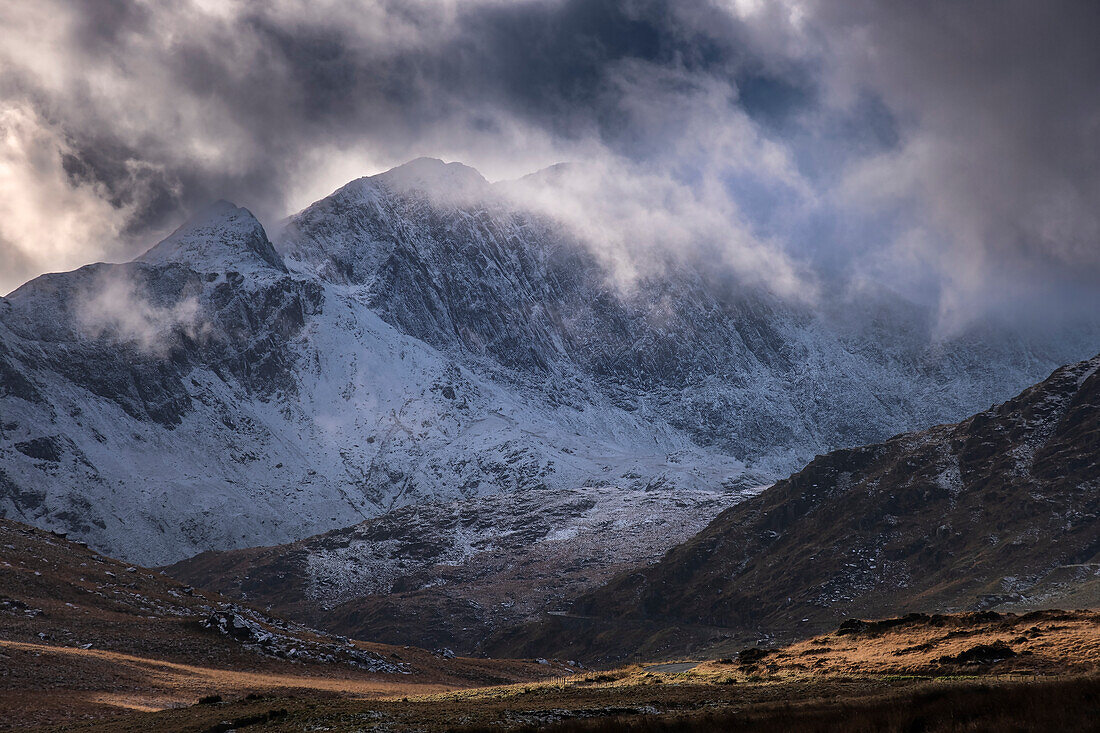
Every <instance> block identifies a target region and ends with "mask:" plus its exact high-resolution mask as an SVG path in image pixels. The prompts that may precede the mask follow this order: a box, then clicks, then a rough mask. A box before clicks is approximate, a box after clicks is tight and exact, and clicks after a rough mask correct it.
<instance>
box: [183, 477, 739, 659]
mask: <svg viewBox="0 0 1100 733" xmlns="http://www.w3.org/2000/svg"><path fill="white" fill-rule="evenodd" d="M740 498H742V497H741V496H740V495H737V494H729V493H726V492H716V493H705V492H701V491H700V492H692V493H684V492H679V491H676V490H670V489H667V488H661V487H649V488H647V489H634V490H630V489H624V488H620V487H602V488H599V487H587V488H581V489H573V490H564V491H554V490H519V491H515V492H510V493H508V494H498V495H494V496H487V497H479V498H476V499H464V500H459V501H455V502H450V503H446V504H419V505H416V506H410V507H405V508H402V509H396V510H394V511H392V512H388V513H387V514H384V515H382V516H380V517H377V518H374V519H369V520H367V521H365V522H363V523H361V524H359V525H357V526H355V527H351V528H348V529H343V530H335V531H332V532H327V533H325V534H322V535H318V536H316V537H311V538H308V539H305V540H300V541H298V542H295V543H292V544H289V545H280V546H276V547H261V548H250V549H244V550H230V551H224V552H207V553H203V554H200V555H198V556H196V557H193V558H190V559H188V560H184V561H181V562H179V563H176V564H174V565H172V566H170V567H169V568H167V571H168V572H169V573H170V574H171V575H172V576H173V577H177V578H180V579H182V580H185V581H187V582H189V583H193V584H196V585H200V586H203V587H208V588H211V589H214V590H218V591H220V592H222V593H224V594H226V595H228V596H231V597H236V598H242V599H245V600H247V601H249V602H251V603H253V604H257V605H260V606H262V607H269V608H271V609H272V610H273V611H275V612H277V613H278V614H280V615H282V616H285V617H288V618H295V619H300V620H307V621H309V623H311V624H313V625H316V626H320V627H322V628H325V629H329V630H331V631H336V632H338V633H341V634H347V635H350V636H356V637H357V638H370V639H373V640H375V641H380V642H386V643H394V644H414V645H418V646H425V647H429V648H440V647H446V648H453V649H455V650H457V651H459V652H473V651H475V650H477V648H478V645H479V644H480V643H481V642H483V641H484V640H485V639H486V638H487V637H489V636H490V635H491V634H493V633H494V632H496V631H499V630H500V629H503V628H507V627H509V626H514V625H516V624H519V623H522V622H525V621H529V620H533V619H535V618H538V617H539V616H541V615H542V614H543V613H547V612H550V613H561V612H564V610H563V609H567V608H568V605H567V602H568V601H569V600H570V599H572V598H574V597H576V596H577V595H579V594H580V593H582V592H584V591H587V590H590V589H592V588H594V587H596V586H598V585H600V584H601V583H603V582H605V581H607V580H609V579H610V578H611V577H612V576H614V575H615V574H616V573H618V572H622V571H624V570H627V569H630V568H634V567H637V566H638V565H639V564H646V563H652V562H656V561H657V560H659V559H660V557H661V556H662V555H663V554H664V553H665V551H666V550H668V549H669V548H670V547H672V546H673V545H675V544H677V543H679V542H683V541H685V540H687V539H689V538H690V537H691V536H692V535H694V534H695V533H696V532H698V531H699V530H700V529H702V528H703V526H705V525H706V523H707V521H708V518H709V517H711V516H713V515H714V514H716V513H718V512H719V511H721V509H723V508H725V507H727V506H729V505H731V504H733V503H735V502H736V501H737V500H739V499H740Z"/></svg>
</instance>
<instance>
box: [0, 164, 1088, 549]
mask: <svg viewBox="0 0 1100 733" xmlns="http://www.w3.org/2000/svg"><path fill="white" fill-rule="evenodd" d="M504 193H505V192H504V191H503V190H502V189H501V187H500V186H499V185H490V184H488V183H486V182H485V181H484V179H482V178H481V176H480V175H479V174H477V172H476V171H473V170H472V169H470V168H467V167H465V166H461V165H457V164H447V165H445V164H443V163H441V162H439V161H432V160H427V159H421V160H418V161H414V162H413V163H410V164H407V165H406V166H402V167H399V168H397V169H394V170H393V171H390V172H388V173H385V174H381V175H378V176H373V177H370V178H364V179H360V180H357V181H353V182H352V183H350V184H348V185H347V186H345V187H343V188H341V189H340V190H339V191H337V192H336V193H334V194H333V195H332V196H330V197H328V198H326V199H324V200H322V201H319V202H317V203H316V204H314V205H312V206H310V207H309V208H307V209H306V210H304V211H302V212H300V213H299V214H297V215H295V216H292V217H291V218H290V219H289V220H288V221H287V222H286V223H285V225H284V228H283V230H282V231H281V232H280V234H279V235H278V236H277V237H276V238H275V242H274V244H273V243H272V242H271V241H270V240H269V239H268V237H267V234H266V233H265V232H264V230H263V228H262V227H261V226H260V224H259V223H258V222H257V221H256V220H255V219H254V218H253V217H252V215H251V214H250V213H248V212H247V211H246V210H244V209H239V208H237V207H235V206H233V205H231V204H228V203H226V202H219V203H218V204H215V205H214V206H212V207H211V208H210V209H209V210H207V211H205V212H203V213H201V214H199V215H198V216H197V217H195V218H194V219H193V220H192V221H190V222H189V223H188V224H185V225H184V226H183V227H181V229H180V230H178V231H177V232H175V233H174V234H173V235H172V236H171V237H169V238H168V239H166V240H165V241H164V242H161V243H160V244H158V245H157V246H155V247H154V248H152V249H151V250H150V251H149V252H147V253H146V254H145V255H143V256H142V257H140V258H138V259H137V260H135V261H133V262H130V263H126V264H119V265H107V264H97V265H89V266H87V267H83V268H81V269H79V270H76V271H73V272H70V273H62V274H52V275H45V276H42V277H40V278H37V279H35V280H33V281H31V282H29V283H27V284H26V285H24V286H23V287H21V288H19V289H18V290H16V291H15V292H14V293H12V294H11V295H9V296H8V297H7V298H6V299H0V513H2V514H3V515H4V516H7V517H11V518H14V519H18V520H21V521H27V522H30V523H32V524H36V525H38V526H43V527H47V528H51V529H58V530H64V531H67V532H69V533H71V534H72V535H73V536H75V537H78V538H80V539H83V540H86V541H88V542H89V543H91V544H93V545H94V546H96V547H97V548H100V549H103V550H105V551H108V552H110V553H112V554H115V555H119V556H122V557H125V558H127V559H130V560H133V561H139V562H142V563H145V564H153V563H166V562H170V561H174V560H178V559H180V558H182V557H186V556H188V555H191V554H194V553H196V552H199V551H202V550H207V549H225V548H234V547H243V546H253V545H260V544H275V543H282V542H288V541H292V540H295V539H299V538H301V537H304V536H307V535H311V534H316V533H318V532H323V531H327V530H331V529H334V528H339V527H346V526H349V525H352V524H355V523H357V522H360V521H362V520H363V519H366V518H369V517H372V516H377V515H379V514H382V513H384V512H386V511H388V510H390V509H392V508H394V507H398V506H402V505H406V504H414V503H418V502H422V501H424V500H426V499H455V498H460V497H472V496H493V495H495V494H497V493H499V492H508V491H513V490H516V489H535V490H543V489H550V490H553V489H561V490H566V489H576V488H578V487H584V486H605V487H619V488H621V489H623V490H644V489H645V488H646V487H647V486H650V487H652V486H658V485H659V486H662V487H665V488H667V489H674V490H678V491H694V490H700V489H705V490H716V489H717V490H720V489H722V488H723V487H725V488H728V489H730V490H739V489H742V488H744V487H746V486H753V485H759V484H762V483H767V482H769V481H770V480H771V479H773V478H776V477H778V476H779V475H780V474H782V473H784V472H785V471H786V470H788V469H791V468H793V467H796V466H797V465H798V464H799V463H800V462H802V461H804V460H805V459H808V458H810V457H812V456H813V455H815V454H816V453H820V452H823V451H825V450H827V449H831V448H835V447H839V446H844V445H852V444H859V443H865V442H870V441H873V440H877V439H882V438H884V437H886V436H888V435H892V434H894V433H897V432H899V431H901V430H904V429H911V428H917V427H925V426H927V425H931V424H934V423H938V422H943V421H946V420H949V419H957V418H958V417H961V416H962V415H965V414H967V413H969V412H973V411H974V410H976V409H979V408H981V407H984V406H986V405H988V404H989V403H991V402H993V401H994V400H996V399H999V398H1004V397H1007V396H1009V395H1010V394H1012V393H1013V392H1015V391H1018V390H1019V389H1020V388H1022V387H1023V386H1025V385H1027V384H1029V383H1031V382H1034V381H1036V380H1037V379H1038V378H1039V377H1040V376H1042V375H1043V374H1045V373H1047V372H1049V371H1050V369H1052V368H1053V367H1054V366H1056V365H1057V364H1059V363H1062V362H1065V361H1070V360H1073V359H1074V358H1079V357H1080V356H1082V355H1083V354H1084V353H1088V351H1089V350H1094V349H1092V345H1091V344H1088V345H1079V344H1075V343H1073V342H1071V341H1065V340H1053V339H1052V343H1051V344H1039V343H1037V342H1034V341H1029V340H1027V339H1025V338H1022V337H1020V336H1019V335H1018V334H1012V333H1010V332H1008V333H1006V332H999V331H994V330H992V329H987V330H985V331H975V332H973V333H971V334H969V335H967V336H965V337H960V338H958V339H955V340H953V341H948V342H938V343H936V342H934V341H933V339H932V337H931V335H930V334H931V325H930V323H931V322H930V319H929V318H928V317H927V316H925V315H924V314H923V313H922V312H921V311H920V310H919V309H916V308H912V307H910V306H907V305H906V304H904V303H903V302H901V301H900V300H897V299H892V298H889V297H886V296H883V297H882V298H880V299H878V300H877V301H876V302H875V303H873V304H871V303H867V302H864V303H858V304H855V305H852V304H847V305H844V304H841V303H840V302H839V301H838V302H837V303H832V304H830V305H828V307H826V308H819V309H815V310H812V311H811V310H810V309H808V308H806V307H801V306H796V305H791V304H789V303H786V302H784V301H783V300H781V299H780V298H778V297H775V296H773V295H770V294H768V293H766V292H762V291H760V290H759V289H752V290H750V289H744V288H738V287H736V286H733V285H731V284H730V283H729V282H727V281H726V280H723V279H722V278H720V277H717V276H716V275H714V274H712V273H708V272H707V271H706V270H704V269H703V268H694V267H691V266H688V265H680V266H676V267H672V268H670V269H668V270H667V271H665V272H664V273H663V274H662V275H660V276H659V277H651V278H649V279H648V280H647V281H646V282H644V283H642V284H641V286H640V287H637V288H633V289H631V290H630V292H622V291H621V290H620V289H618V288H616V287H614V286H613V285H611V284H610V282H609V279H608V277H607V273H606V272H605V270H604V268H603V267H602V266H601V264H600V261H599V260H598V258H596V257H594V256H593V255H592V253H591V252H590V251H589V250H588V248H586V246H585V245H584V244H583V243H582V242H580V241H578V240H576V239H575V238H573V237H571V236H569V235H568V234H566V233H565V231H564V230H563V229H562V228H561V227H559V226H556V225H555V224H554V223H553V222H551V221H548V220H546V219H545V218H543V217H539V216H534V215H531V214H527V213H524V211H522V210H521V209H519V208H517V207H516V206H515V205H513V204H510V203H508V201H509V199H508V197H507V196H506V195H504ZM1006 336H1007V337H1006ZM715 511H717V509H715Z"/></svg>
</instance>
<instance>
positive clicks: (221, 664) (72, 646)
mask: <svg viewBox="0 0 1100 733" xmlns="http://www.w3.org/2000/svg"><path fill="white" fill-rule="evenodd" d="M571 671H572V670H571V669H570V668H568V667H566V666H564V665H561V664H550V663H546V664H539V663H537V662H535V661H534V660H527V661H509V660H485V659H464V658H461V657H455V656H454V655H452V654H450V653H449V652H448V651H446V650H439V651H437V652H431V651H427V650H424V649H416V648H411V647H396V646H387V645H382V644H371V643H365V642H359V641H354V640H351V639H346V638H343V637H339V636H333V635H330V634H325V633H323V632H320V631H317V630H314V629H310V628H308V627H306V626H303V625H301V624H294V623H289V622H287V621H284V620H282V619H280V618H278V617H274V616H271V615H269V614H267V613H265V612H263V611H261V610H259V609H256V608H252V607H249V606H245V605H241V604H236V603H232V602H230V601H229V600H228V599H226V598H224V597H221V596H219V595H218V594H216V593H208V592H204V591H201V590H198V589H195V588H190V587H188V586H185V585H183V584H181V583H179V582H177V581H175V580H173V579H172V578H169V577H167V576H164V575H162V574H160V573H157V572H153V571H151V570H148V569H145V568H139V567H135V566H131V565H127V564H125V563H120V562H118V561H117V560H113V559H111V558H108V557H104V556H102V555H100V554H98V553H96V552H93V551H92V550H89V549H88V548H86V547H83V546H81V545H79V544H77V543H74V542H70V541H68V540H66V539H65V538H63V537H60V536H57V535H54V534H51V533H49V532H43V531H41V530H38V529H33V528H31V527H28V526H26V525H22V524H19V523H17V522H11V521H7V520H0V728H29V727H35V726H55V725H61V724H74V723H80V722H85V721H98V720H110V719H112V718H114V717H116V716H118V715H121V714H125V713H127V712H130V711H133V710H162V709H165V708H173V707H180V706H188V705H192V704H194V703H195V701H196V700H198V699H199V698H202V697H206V696H210V695H219V694H220V695H223V696H225V697H226V699H233V698H238V697H243V696H245V695H247V694H250V693H252V694H263V695H268V694H288V692H293V691H305V690H308V691H310V694H333V695H340V696H343V697H346V698H363V697H379V696H392V695H397V694H400V695H409V694H425V693H431V692H439V691H443V690H453V689H459V688H468V687H476V686H484V685H493V684H501V683H509V682H519V681H530V680H538V679H542V678H547V677H553V676H556V675H562V674H567V673H569V672H571Z"/></svg>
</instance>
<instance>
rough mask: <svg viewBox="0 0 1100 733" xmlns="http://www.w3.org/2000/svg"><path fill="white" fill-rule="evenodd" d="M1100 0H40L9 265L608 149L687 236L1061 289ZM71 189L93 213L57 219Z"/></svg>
mask: <svg viewBox="0 0 1100 733" xmlns="http://www.w3.org/2000/svg"><path fill="white" fill-rule="evenodd" d="M1098 16H1100V6H1096V5H1095V4H1088V3H1064V4H1060V3H1030V2H1015V3H1005V2H991V1H990V2H985V1H979V2H965V3H960V2H946V1H944V2H940V1H939V0H934V1H933V2H931V3H919V4H914V3H887V2H872V1H871V0H853V1H849V0H844V1H843V2H841V1H840V0H811V1H808V2H798V1H797V0H778V1H776V2H768V3H764V2H755V1H753V0H677V1H675V2H673V1H672V0H520V1H517V2H504V1H503V0H468V1H465V2H462V1H457V0H451V1H449V2H447V1H443V2H428V1H427V0H424V1H422V2H417V1H415V0H412V1H410V0H405V1H402V2H398V1H397V0H378V1H376V2H352V1H351V0H347V1H346V2H345V1H342V0H330V1H329V2H321V3H305V2H282V3H260V2H244V1H241V2H232V1H230V0H226V2H215V1H214V0H193V1H192V2H186V3H177V4H146V3H139V2H134V1H131V2H126V1H124V0H95V1H89V2H84V3H69V2H60V1H59V2H56V3H53V2H48V1H46V0H43V2H36V3H23V4H19V3H16V4H10V5H8V6H6V7H5V8H3V9H0V27H2V28H4V29H5V30H0V90H2V91H3V105H4V107H3V109H2V110H0V115H2V116H0V132H4V133H5V134H6V136H7V139H8V140H9V142H10V141H12V140H15V141H17V143H18V144H9V146H8V147H7V148H5V149H0V154H3V155H4V156H5V157H4V158H0V165H4V164H6V165H7V169H8V170H9V171H12V172H11V173H9V174H8V177H7V182H6V183H5V179H4V178H3V177H0V188H2V190H0V194H4V196H0V198H6V200H8V202H9V203H8V206H9V208H11V209H15V208H17V207H18V208H19V209H20V211H21V212H23V213H17V214H14V215H11V216H5V217H4V220H5V222H6V223H4V224H0V238H2V239H3V240H4V241H6V242H8V243H14V244H5V245H3V247H4V249H5V250H7V252H0V266H2V265H3V264H4V262H11V263H16V262H18V263H19V264H18V267H16V265H14V264H13V265H12V268H13V269H12V272H15V271H16V269H18V270H19V272H20V273H21V274H23V275H30V274H34V272H35V268H36V267H37V268H38V269H46V268H48V267H60V266H71V265H73V264H79V262H80V261H82V258H83V259H88V258H91V257H99V256H123V255H125V254H130V253H132V252H133V251H134V250H135V249H136V248H137V247H138V246H139V245H142V244H147V243H148V240H149V239H150V238H152V237H154V236H155V235H156V234H158V233H160V232H163V231H164V230H166V229H169V228H171V226H172V225H174V224H175V223H176V222H177V221H178V220H179V218H180V216H181V215H182V213H183V212H184V211H186V210H188V209H191V208H194V207H196V206H199V205H201V204H203V203H204V202H206V201H208V200H210V199H213V198H218V197H226V198H230V199H233V200H235V201H237V202H239V203H242V204H244V205H247V206H250V207H251V208H253V209H254V210H257V212H258V213H260V214H261V215H262V216H266V217H267V218H269V219H271V218H274V217H276V216H279V215H281V214H283V213H286V211H287V210H289V209H291V208H294V207H298V206H301V205H303V204H305V203H308V200H309V199H310V198H311V197H315V196H317V195H321V194H323V193H325V192H326V190H328V189H330V188H333V187H335V186H336V185H338V184H339V183H341V182H343V180H346V179H348V178H351V177H353V176H355V175H361V174H365V173H370V172H374V171H375V170H377V169H379V168H381V167H385V166H388V165H392V164H395V163H399V162H401V161H403V160H405V159H408V158H411V157H415V156H416V155H420V154H429V155H438V156H441V157H449V158H452V159H462V160H464V161H466V162H469V163H471V164H474V165H477V166H479V167H482V168H485V169H486V172H488V173H489V174H490V175H494V174H495V175H513V174H518V173H522V172H527V171H529V170H532V169H534V168H537V167H541V166H543V165H546V164H549V163H552V162H555V161H556V160H560V159H582V160H595V161H597V162H598V165H597V169H598V170H599V171H601V175H602V176H604V177H603V178H598V177H597V178H588V179H585V180H584V181H583V182H581V184H580V187H581V188H582V189H584V190H586V191H587V192H588V194H587V195H586V198H587V199H591V198H592V196H591V192H592V191H595V190H599V188H600V187H604V186H607V185H608V184H609V181H610V183H611V185H615V186H617V187H618V188H617V189H616V190H617V194H616V196H622V195H628V192H630V193H629V195H636V196H643V195H644V194H645V192H647V191H652V190H655V189H656V190H657V191H658V193H657V194H655V195H652V197H651V198H650V199H647V200H639V201H637V202H636V204H637V206H636V207H635V208H629V207H622V208H617V207H616V206H614V205H613V204H614V203H615V202H614V201H612V202H608V206H607V207H606V208H607V209H608V210H613V216H612V217H611V218H609V219H606V220H601V221H599V222H597V223H596V225H591V223H589V224H588V225H587V228H588V229H591V230H593V231H597V230H598V231H604V232H606V231H610V230H614V229H617V228H622V227H623V226H627V225H628V224H629V221H628V220H627V217H628V214H627V213H625V212H632V213H630V214H629V216H634V215H635V214H637V212H646V211H649V210H650V209H651V208H652V207H653V206H654V205H660V204H658V203H655V202H659V201H676V202H679V203H678V204H677V205H676V206H670V208H669V209H668V210H667V211H665V212H664V213H665V216H664V217H663V219H662V222H663V226H664V227H665V229H662V230H661V235H662V236H661V237H660V240H661V242H664V243H672V244H670V245H667V246H677V247H680V246H684V245H685V242H687V241H688V240H690V239H692V238H693V237H700V236H702V237H717V236H720V232H721V231H723V229H724V228H728V229H729V230H730V231H731V232H733V234H732V235H731V239H734V240H737V241H738V242H741V243H742V244H738V245H734V247H735V248H736V247H742V250H744V251H737V252H733V254H732V255H731V258H732V259H735V260H738V258H740V259H739V261H743V262H750V261H751V262H754V263H757V264H754V265H752V266H753V267H756V268H758V269H759V268H760V267H762V265H761V264H759V263H761V262H764V261H766V260H767V259H768V257H769V256H770V257H774V258H776V259H777V261H780V260H782V258H783V257H784V256H785V254H786V255H790V254H793V256H795V257H796V258H798V259H803V260H805V261H806V262H808V263H811V264H812V265H813V266H814V267H816V268H824V269H825V270H827V271H829V272H831V273H833V274H834V275H835V276H840V275H844V276H847V277H850V278H853V279H855V280H858V279H860V278H867V279H872V280H876V279H877V280H880V281H884V282H886V283H887V284H889V285H892V286H895V287H899V288H901V289H903V290H904V289H906V288H907V287H908V288H909V290H910V291H912V292H914V293H917V294H924V295H926V296H927V297H930V298H935V299H937V301H938V302H939V304H940V306H941V309H942V310H943V311H944V313H945V314H947V315H949V316H951V317H959V316H958V314H959V313H960V312H965V311H967V310H968V309H975V308H980V307H983V304H985V305H988V304H998V306H999V305H1000V304H1001V301H1003V300H1004V298H1003V297H1001V296H1000V295H998V294H1003V293H1015V294H1018V295H1020V296H1021V297H1025V299H1026V298H1027V297H1034V298H1039V299H1046V300H1047V301H1049V302H1056V301H1057V302H1058V303H1059V304H1060V305H1061V304H1063V301H1064V300H1065V298H1063V299H1062V300H1061V301H1059V300H1058V299H1057V298H1056V297H1055V294H1056V293H1057V292H1058V291H1059V290H1063V291H1064V290H1066V289H1067V288H1070V287H1072V288H1073V293H1074V295H1073V297H1075V298H1077V297H1082V298H1086V299H1087V298H1091V297H1093V296H1095V294H1096V291H1097V290H1100V285H1098V283H1100V254H1098V249H1100V248H1098V247H1097V241H1098V238H1100V220H1098V212H1100V172H1098V171H1100V165H1098V164H1100V149H1098V146H1100V142H1098V141H1100V127H1098V126H1100V95H1098V94H1096V91H1095V89H1096V84H1097V81H1098V80H1100V52H1098V51H1097V45H1098V44H1096V43H1095V38H1096V37H1097V35H1098V33H1100V20H1098ZM5 49H6V50H5ZM51 155H52V156H53V157H52V158H51V157H50V156H51ZM50 160H54V161H55V164H54V168H50ZM0 170H2V169H0ZM620 178H629V179H630V180H629V181H627V182H626V183H621V182H620V181H619V179H620ZM642 181H645V182H646V183H645V185H641V182H642ZM547 200H548V201H551V202H554V201H558V199H552V198H551V199H547ZM559 203H560V204H561V205H562V207H563V209H566V210H568V212H567V213H568V214H569V216H571V217H572V218H573V219H574V220H576V219H577V218H578V217H580V216H587V215H595V214H592V212H580V211H577V210H576V209H577V207H578V205H579V204H578V199H577V197H575V196H574V197H573V198H572V199H570V197H568V196H565V197H564V198H562V199H561V200H560V202H559ZM62 205H63V206H65V210H66V211H69V212H72V213H71V216H70V217H69V218H64V217H62V218H60V219H57V220H55V221H48V222H47V223H45V224H43V223H41V222H42V221H46V220H47V214H46V213H45V212H47V211H50V210H54V209H56V208H57V207H58V206H62ZM713 211H717V212H718V216H716V217H715V218H713V220H712V219H711V218H709V217H710V216H711V214H710V212H713ZM28 212H29V213H28ZM5 213H6V212H5ZM599 213H600V215H602V214H604V213H606V211H604V212H599ZM688 220H690V221H688ZM677 221H681V222H684V221H686V224H684V225H683V226H681V227H680V228H679V229H677V227H676V222H677ZM36 222H38V223H36ZM81 222H84V224H83V226H82V224H81ZM699 222H702V223H699ZM582 228H585V227H582ZM65 241H68V242H71V246H70V247H69V249H67V250H66V249H65V248H64V247H63V246H62V245H61V244H59V243H60V242H65ZM742 245H743V246H742ZM662 246H665V245H664V244H662ZM745 248H747V249H745ZM620 249H621V247H620ZM14 250H19V251H18V252H15V251H14ZM746 251H747V252H749V255H745V252H746ZM769 252H770V253H771V254H770V255H769V254H768V253H769ZM615 256H616V257H621V256H622V252H618V253H617V254H616V255H615ZM27 263H32V264H30V265H28V264H27ZM746 266H747V265H746ZM784 267H787V265H784V264H783V263H782V262H780V266H779V267H778V269H780V270H782V269H784ZM788 269H789V268H788ZM13 279H14V276H13V277H9V279H8V280H7V281H5V282H3V283H0V289H7V288H10V286H12V285H14V284H15V283H14V282H12V280H13ZM1025 285H1026V288H1025ZM952 314H954V315H952Z"/></svg>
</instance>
